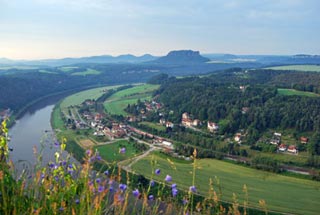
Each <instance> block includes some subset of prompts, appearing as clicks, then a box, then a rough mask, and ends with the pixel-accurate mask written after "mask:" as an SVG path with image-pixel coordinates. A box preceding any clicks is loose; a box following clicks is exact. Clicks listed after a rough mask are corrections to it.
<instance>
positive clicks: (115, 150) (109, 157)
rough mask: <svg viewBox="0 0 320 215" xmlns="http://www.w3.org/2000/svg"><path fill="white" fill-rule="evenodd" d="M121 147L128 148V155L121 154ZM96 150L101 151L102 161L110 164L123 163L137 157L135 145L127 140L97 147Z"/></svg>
mask: <svg viewBox="0 0 320 215" xmlns="http://www.w3.org/2000/svg"><path fill="white" fill-rule="evenodd" d="M121 147H125V148H126V153H124V154H121V153H119V149H120V148H121ZM95 149H97V150H98V151H99V153H100V156H101V157H102V159H104V160H106V161H108V162H113V161H122V160H126V159H128V158H131V157H134V156H136V155H137V153H136V150H135V148H134V147H133V145H132V144H130V143H129V142H128V141H126V140H119V141H117V142H114V143H111V144H107V145H102V146H97V147H95Z"/></svg>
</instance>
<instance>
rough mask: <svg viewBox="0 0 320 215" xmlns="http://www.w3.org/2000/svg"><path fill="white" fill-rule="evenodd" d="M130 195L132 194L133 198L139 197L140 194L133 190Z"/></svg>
mask: <svg viewBox="0 0 320 215" xmlns="http://www.w3.org/2000/svg"><path fill="white" fill-rule="evenodd" d="M132 194H133V196H134V197H139V195H140V192H139V190H138V189H135V190H133V191H132Z"/></svg>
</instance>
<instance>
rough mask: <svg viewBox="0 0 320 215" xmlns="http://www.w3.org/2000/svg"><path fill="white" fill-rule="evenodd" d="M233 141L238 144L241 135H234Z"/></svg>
mask: <svg viewBox="0 0 320 215" xmlns="http://www.w3.org/2000/svg"><path fill="white" fill-rule="evenodd" d="M234 141H236V142H238V143H239V142H240V141H241V134H240V133H236V135H235V136H234Z"/></svg>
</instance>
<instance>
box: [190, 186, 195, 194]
mask: <svg viewBox="0 0 320 215" xmlns="http://www.w3.org/2000/svg"><path fill="white" fill-rule="evenodd" d="M189 191H190V192H192V193H196V192H197V188H196V186H190V187H189Z"/></svg>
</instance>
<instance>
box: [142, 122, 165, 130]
mask: <svg viewBox="0 0 320 215" xmlns="http://www.w3.org/2000/svg"><path fill="white" fill-rule="evenodd" d="M139 124H141V125H145V126H148V127H149V128H153V129H156V130H158V131H165V130H166V127H165V126H163V125H159V124H157V123H153V122H140V123H139Z"/></svg>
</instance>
